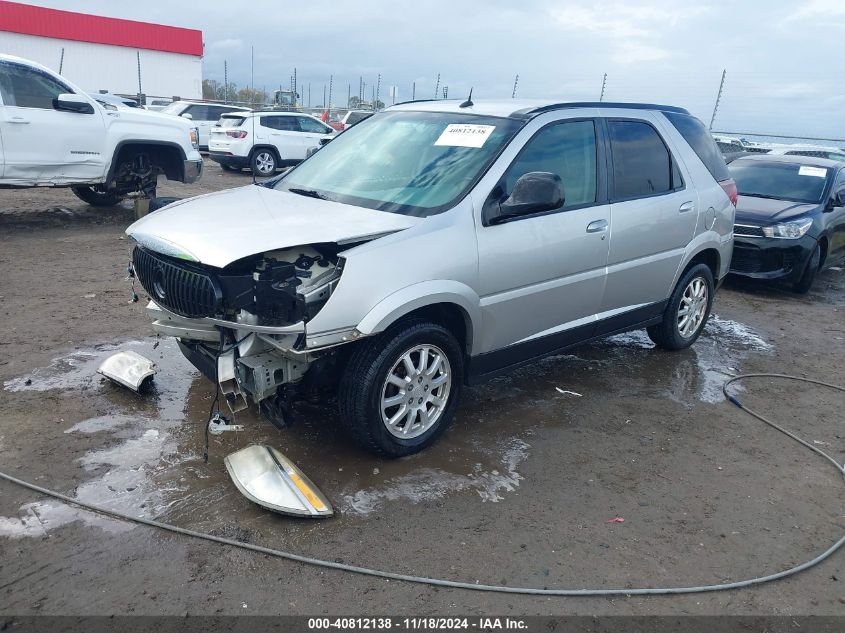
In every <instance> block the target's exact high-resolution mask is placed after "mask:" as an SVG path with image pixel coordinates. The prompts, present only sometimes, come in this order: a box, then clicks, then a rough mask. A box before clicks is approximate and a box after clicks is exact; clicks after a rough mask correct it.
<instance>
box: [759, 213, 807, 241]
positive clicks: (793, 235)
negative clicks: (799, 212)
mask: <svg viewBox="0 0 845 633" xmlns="http://www.w3.org/2000/svg"><path fill="white" fill-rule="evenodd" d="M811 226H813V219H812V218H801V219H800V220H792V221H791V222H783V223H782V224H774V225H772V226H764V227H763V235H765V236H766V237H781V238H784V239H789V240H795V239H798V238H799V237H804V234H806V233H807V231H809V230H810V227H811Z"/></svg>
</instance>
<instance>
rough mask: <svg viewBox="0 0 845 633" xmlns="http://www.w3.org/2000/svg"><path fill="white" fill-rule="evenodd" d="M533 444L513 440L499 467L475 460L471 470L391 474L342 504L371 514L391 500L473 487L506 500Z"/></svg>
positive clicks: (504, 448)
mask: <svg viewBox="0 0 845 633" xmlns="http://www.w3.org/2000/svg"><path fill="white" fill-rule="evenodd" d="M529 448H530V446H529V445H528V444H526V443H525V442H523V441H522V440H520V439H513V440H511V441H510V442H509V443H507V444H505V445H504V446H501V447H499V451H498V452H500V465H499V468H493V467H491V466H489V465H487V466H485V465H484V464H481V463H475V464H473V465H472V468H471V470H470V471H469V472H467V473H463V474H460V473H454V472H448V471H446V470H444V469H442V468H419V469H416V470H414V471H413V472H410V473H406V474H403V475H398V476H395V477H390V478H388V479H386V480H385V481H383V482H382V483H381V484H380V485H378V486H371V487H368V488H364V489H362V490H357V491H356V492H354V493H346V494H344V495H343V501H342V504H341V507H342V509H343V510H345V511H346V512H354V513H357V514H362V515H367V514H370V513H372V512H375V511H376V510H380V509H382V507H383V506H384V505H385V503H386V502H388V501H399V500H404V501H410V502H411V503H420V502H422V501H430V500H434V499H439V498H441V497H444V496H445V495H447V494H451V493H455V492H461V491H464V490H471V491H474V492H475V493H477V494H478V496H479V497H480V498H481V501H482V502H486V501H489V502H492V503H496V502H497V501H501V500H502V498H503V497H502V495H503V494H504V493H506V492H513V491H514V490H515V489H516V488H517V486H519V482H520V481H521V480H522V476H521V475H520V474H519V472H517V467H518V466H519V464H520V463H521V462H523V461H524V460H525V459H527V458H528V450H529Z"/></svg>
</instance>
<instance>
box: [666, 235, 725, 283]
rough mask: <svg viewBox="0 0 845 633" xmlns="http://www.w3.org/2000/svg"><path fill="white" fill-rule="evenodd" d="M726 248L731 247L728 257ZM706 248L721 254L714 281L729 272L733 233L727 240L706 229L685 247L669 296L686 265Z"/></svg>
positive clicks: (717, 280)
mask: <svg viewBox="0 0 845 633" xmlns="http://www.w3.org/2000/svg"><path fill="white" fill-rule="evenodd" d="M726 244H727V245H726ZM725 248H728V249H730V251H729V252H728V256H727V257H725V252H724V251H725ZM706 250H714V251H716V252H717V253H718V254H719V271H718V274H717V275H716V279H714V282H716V283H718V282H719V279H721V278H722V277H724V276H725V275H726V274H727V272H728V268H729V267H730V263H731V259H730V254H731V252H732V250H733V233H731V234H730V235H729V236H728V239H727V240H723V239H722V236H720V235H719V234H718V233H717V232H716V231H713V230H710V231H705V232H703V233H700V234H699V235H696V236H695V237H694V238H693V239H692V241H691V242H690V243H689V244H687V247H686V248H685V249H684V256H683V257H682V258H681V263H680V264H679V266H678V269H677V270H676V271H675V275H674V277H673V278H672V284H671V285H670V286H669V288H668V289H667V290H666V296H667V297H668V296H669V295H671V294H672V290H673V289H674V288H675V285H676V284H677V283H678V279H680V277H681V274H682V273H683V272H684V270H685V269H686V267H687V266H689V263H690V262H691V261H692V260H693V259H694V258H695V257H696V255H698V254H699V253H701V252H703V251H706Z"/></svg>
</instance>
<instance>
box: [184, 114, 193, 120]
mask: <svg viewBox="0 0 845 633" xmlns="http://www.w3.org/2000/svg"><path fill="white" fill-rule="evenodd" d="M182 118H183V119H188V120H191V119H193V118H194V117H193V115H192V114H190V113H189V112H185V113H183V114H182Z"/></svg>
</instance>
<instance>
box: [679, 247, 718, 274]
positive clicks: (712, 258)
mask: <svg viewBox="0 0 845 633" xmlns="http://www.w3.org/2000/svg"><path fill="white" fill-rule="evenodd" d="M697 264H706V265H707V267H708V268H709V269H710V272H711V273H713V280H714V281H719V267H720V264H721V261H720V258H719V251H717V250H716V249H715V248H708V249H705V250H703V251H701V252H700V253H696V254H695V257H693V258H692V259H691V260H690V262H689V264H687V267H686V268H684V273H685V272H687V271H688V270H689V269H690V268H692V267H693V266H696V265H697ZM681 276H683V273H681Z"/></svg>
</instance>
